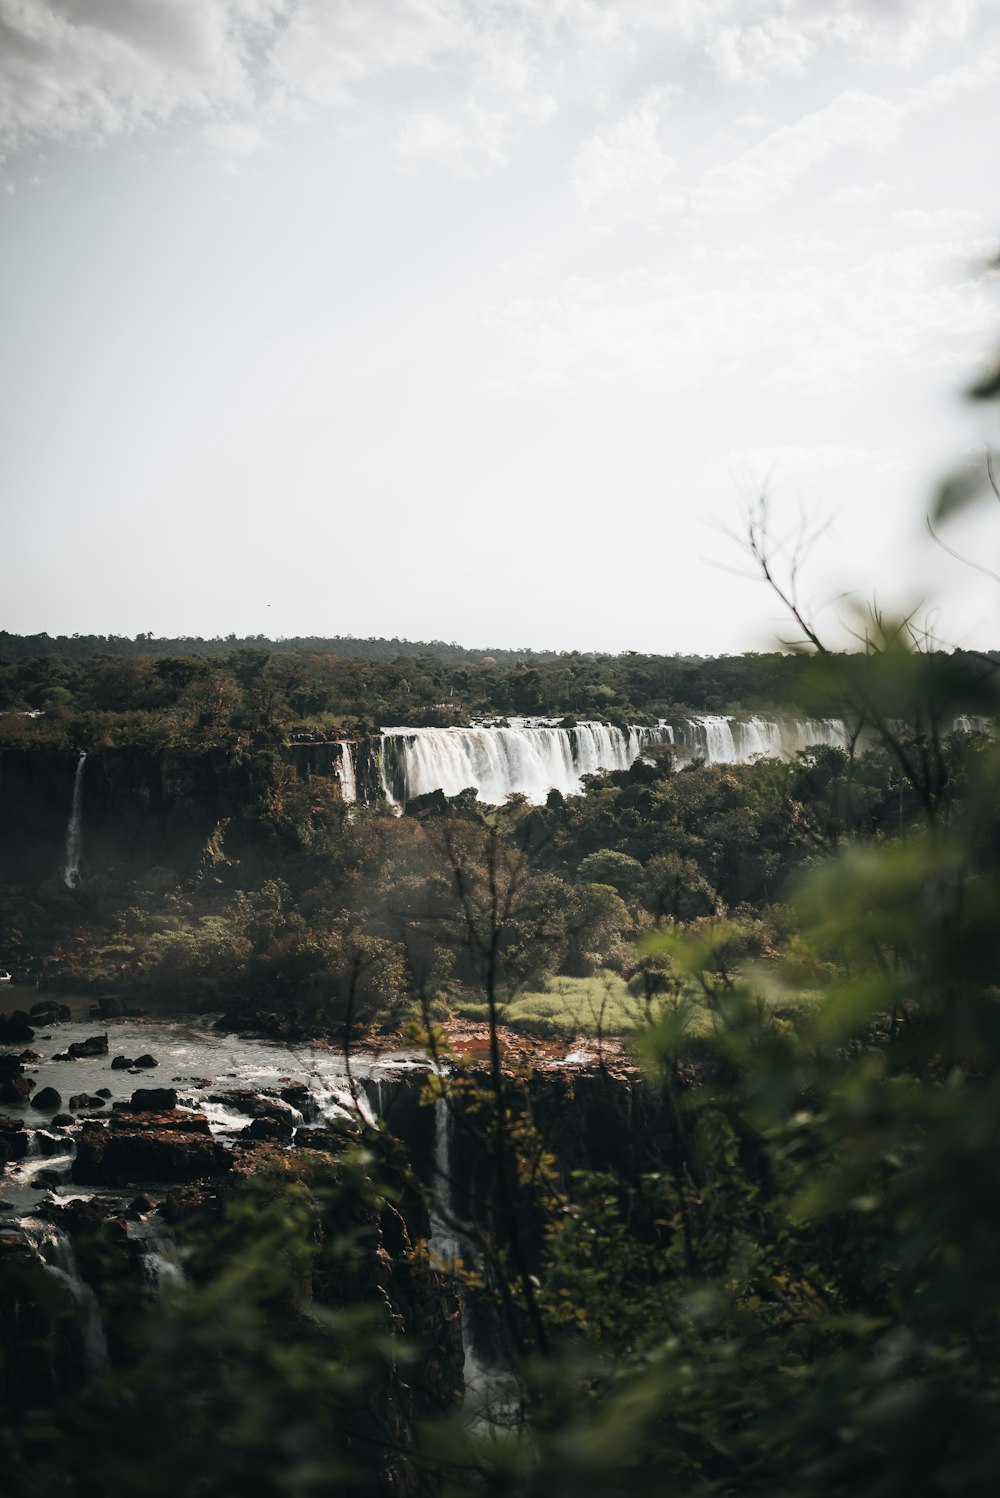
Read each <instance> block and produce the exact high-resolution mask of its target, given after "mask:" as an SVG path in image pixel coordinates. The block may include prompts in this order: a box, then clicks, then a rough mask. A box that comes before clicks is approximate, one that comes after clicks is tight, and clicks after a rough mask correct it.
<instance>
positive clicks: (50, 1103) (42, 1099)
mask: <svg viewBox="0 0 1000 1498" xmlns="http://www.w3.org/2000/svg"><path fill="white" fill-rule="evenodd" d="M31 1106H32V1107H33V1108H37V1109H38V1111H39V1113H56V1112H58V1110H59V1109H60V1108H61V1107H62V1098H61V1097H60V1096H59V1094H58V1092H56V1090H55V1088H54V1087H43V1088H42V1090H41V1092H36V1093H35V1096H34V1097H33V1098H32V1099H31Z"/></svg>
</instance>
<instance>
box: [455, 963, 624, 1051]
mask: <svg viewBox="0 0 1000 1498" xmlns="http://www.w3.org/2000/svg"><path fill="white" fill-rule="evenodd" d="M460 1012H461V1013H462V1014H463V1015H464V1016H465V1017H466V1018H468V1019H475V1020H485V1019H486V1018H487V1017H488V1016H487V1010H486V1005H485V1004H475V1003H465V1004H462V1006H461V1011H460ZM643 1018H644V1014H643V1005H642V1002H641V1001H640V1000H639V999H636V998H634V997H633V996H632V995H631V994H630V993H629V992H628V990H627V988H626V986H625V980H624V979H623V978H621V977H620V976H619V975H618V973H612V972H600V973H594V974H593V975H592V976H591V977H589V978H550V979H549V980H548V982H547V983H546V985H545V987H544V989H541V990H539V991H538V992H535V993H518V994H515V995H514V997H513V998H511V999H508V1000H507V1001H506V1002H505V1003H504V1005H503V1007H502V1010H501V1020H502V1022H503V1023H504V1024H505V1025H509V1026H510V1027H511V1029H512V1030H520V1031H523V1032H524V1033H525V1034H526V1035H541V1036H545V1037H552V1038H567V1039H571V1038H572V1037H573V1036H574V1035H597V1034H598V1032H602V1033H603V1034H605V1035H622V1034H627V1033H628V1032H629V1031H631V1030H634V1029H636V1027H637V1026H638V1025H640V1024H641V1023H642V1022H643Z"/></svg>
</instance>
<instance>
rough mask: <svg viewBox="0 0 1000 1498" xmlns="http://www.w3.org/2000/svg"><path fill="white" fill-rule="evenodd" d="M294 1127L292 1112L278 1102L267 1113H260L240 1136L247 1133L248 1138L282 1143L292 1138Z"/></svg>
mask: <svg viewBox="0 0 1000 1498" xmlns="http://www.w3.org/2000/svg"><path fill="white" fill-rule="evenodd" d="M294 1127H295V1125H294V1123H293V1121H292V1115H291V1113H290V1112H289V1111H288V1110H287V1108H280V1107H279V1106H278V1104H277V1103H276V1104H275V1105H274V1107H273V1108H270V1109H268V1111H267V1112H266V1113H263V1112H262V1113H258V1115H257V1117H256V1118H255V1119H254V1120H253V1122H252V1123H251V1125H250V1127H249V1129H244V1131H243V1134H242V1135H241V1136H240V1137H241V1138H242V1137H244V1135H245V1136H246V1137H247V1138H248V1139H271V1140H274V1141H275V1142H276V1143H281V1142H283V1141H285V1140H290V1139H291V1137H292V1131H293V1129H294Z"/></svg>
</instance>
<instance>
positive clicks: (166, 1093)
mask: <svg viewBox="0 0 1000 1498" xmlns="http://www.w3.org/2000/svg"><path fill="white" fill-rule="evenodd" d="M129 1107H130V1108H131V1110H132V1112H133V1113H169V1112H170V1110H171V1108H176V1107H177V1093H176V1092H175V1091H174V1089H173V1088H172V1087H137V1088H136V1089H135V1091H134V1092H133V1094H132V1096H131V1098H130V1099H129Z"/></svg>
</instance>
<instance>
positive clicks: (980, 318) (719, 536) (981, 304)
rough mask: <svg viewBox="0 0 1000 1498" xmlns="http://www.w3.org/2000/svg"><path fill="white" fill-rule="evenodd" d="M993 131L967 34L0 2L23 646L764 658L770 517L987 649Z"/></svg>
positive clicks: (631, 9)
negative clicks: (148, 634)
mask: <svg viewBox="0 0 1000 1498" xmlns="http://www.w3.org/2000/svg"><path fill="white" fill-rule="evenodd" d="M998 99H1000V7H998V5H997V4H996V3H976V0H906V3H902V0H901V3H898V4H897V3H887V0H877V3H876V0H870V3H865V0H839V3H837V0H783V3H781V0H760V3H743V4H737V3H735V0H677V3H653V0H521V3H517V4H509V3H495V0H478V3H474V0H85V3H82V4H72V3H69V0H32V3H30V4H26V3H23V0H0V131H2V139H3V142H4V151H5V155H4V157H3V160H2V165H0V214H2V234H0V255H2V268H3V273H2V281H0V303H2V308H3V313H2V319H3V339H2V351H0V358H2V361H3V380H4V390H3V400H2V405H0V442H2V453H3V466H4V473H5V484H4V494H5V500H6V504H5V513H4V521H3V541H2V554H3V574H4V577H3V583H4V586H3V599H4V608H3V610H2V617H0V626H2V627H4V628H6V629H9V630H14V631H19V632H25V633H27V632H35V631H41V630H47V631H49V632H50V633H53V634H54V633H58V632H62V633H72V632H74V631H78V632H80V633H88V632H115V633H120V634H135V633H137V632H139V631H152V632H153V633H154V634H165V635H177V634H201V635H216V634H223V635H225V634H229V633H231V632H235V633H236V634H238V635H243V634H247V633H258V632H260V633H263V634H267V635H270V636H292V635H322V636H329V635H334V634H355V635H363V636H366V635H389V636H392V635H399V636H404V637H407V638H409V639H433V638H437V639H445V640H458V641H460V642H461V643H463V644H468V645H483V646H488V645H497V646H514V647H517V646H534V647H538V648H542V647H546V648H555V649H581V650H611V651H618V650H623V649H636V650H655V651H667V652H671V651H696V652H700V653H709V652H719V651H736V650H742V649H748V648H761V647H766V646H768V645H769V644H770V643H771V642H772V641H773V640H774V638H775V637H776V635H777V636H778V637H782V636H787V634H788V628H787V624H786V623H785V621H783V620H782V619H781V618H780V615H779V612H778V610H777V609H776V608H775V605H774V601H773V599H772V598H771V597H770V596H769V594H768V593H767V591H766V590H765V589H764V588H763V587H762V585H761V584H760V583H759V582H757V581H755V580H753V579H752V578H750V577H749V576H746V575H744V574H746V573H747V572H748V570H749V569H748V567H747V563H746V559H745V556H744V555H743V554H742V553H741V550H740V548H739V546H738V545H737V544H736V542H735V541H734V540H733V539H732V538H731V537H730V536H729V535H727V532H730V531H733V530H735V531H739V529H740V527H741V525H742V519H741V517H742V515H743V514H744V512H745V508H746V504H747V501H748V499H749V498H751V497H752V496H753V495H755V494H757V493H759V492H760V490H761V488H762V486H766V487H767V488H768V490H769V492H770V493H771V494H772V496H773V504H774V506H775V508H776V509H777V511H778V512H779V514H780V515H781V516H783V517H785V518H786V519H787V520H789V521H790V519H791V517H792V516H793V515H794V514H795V513H797V511H798V510H800V509H801V511H802V512H803V513H804V514H805V515H806V516H807V517H809V518H810V519H811V520H818V519H820V518H821V517H826V516H830V517H832V519H833V524H832V526H831V528H830V530H829V532H828V533H827V534H826V535H825V537H824V538H823V540H822V542H821V543H820V544H819V545H818V547H817V549H816V550H815V552H814V554H813V558H812V569H811V571H809V572H807V574H806V581H805V584H804V589H805V594H806V597H807V599H808V601H809V602H810V604H811V605H812V606H813V607H814V608H815V609H816V610H817V611H819V617H820V618H821V619H822V620H824V621H826V622H827V626H828V627H829V628H830V629H831V630H832V631H835V629H836V625H835V615H836V610H837V608H838V607H840V608H841V610H843V608H844V604H843V603H841V604H839V605H837V604H835V603H834V602H833V600H835V599H837V598H838V597H840V595H843V594H845V593H853V595H854V596H855V597H856V598H857V599H858V600H859V601H861V602H863V601H864V600H865V599H866V598H870V597H872V596H877V598H878V600H879V601H880V602H881V603H883V604H885V605H887V606H890V607H892V606H895V605H907V606H909V605H910V604H912V603H915V602H917V601H919V600H921V599H923V600H926V601H927V604H928V606H929V607H930V608H931V609H932V610H933V611H935V617H936V619H937V623H938V628H939V630H940V635H941V638H942V640H943V641H944V642H946V643H948V644H959V643H961V644H966V645H968V644H976V645H989V646H998V645H1000V628H998V626H997V616H996V609H997V602H998V599H997V588H996V584H995V583H993V582H991V581H990V580H988V579H986V578H985V577H982V576H981V575H980V574H978V573H975V572H972V571H970V570H969V569H968V568H967V567H965V566H963V565H962V564H960V563H959V562H957V561H955V560H953V559H952V558H951V557H950V556H948V555H946V554H945V553H943V552H942V551H940V550H939V549H937V548H935V546H934V545H933V543H932V542H931V541H930V540H929V539H928V537H927V536H926V532H925V528H924V515H925V512H926V510H927V508H928V505H929V503H930V499H931V496H932V494H933V491H934V486H935V484H936V483H937V482H938V480H939V479H940V478H941V477H942V475H943V474H944V473H945V472H946V471H947V470H948V469H949V468H952V467H953V466H954V464H955V463H956V462H957V461H959V460H960V459H961V458H962V455H963V453H969V452H971V451H973V450H974V449H975V448H976V446H977V444H982V442H983V441H984V440H985V439H986V438H987V437H988V435H989V433H988V429H987V427H986V424H985V419H984V417H983V416H982V415H981V414H980V413H977V411H976V410H975V409H974V408H972V407H970V406H969V404H968V403H967V402H966V401H965V400H964V399H963V397H962V391H963V388H964V387H965V386H967V385H968V383H969V382H970V380H971V379H972V378H973V377H974V376H975V375H976V373H977V372H978V371H979V370H980V369H981V367H982V366H983V364H984V361H985V360H986V358H987V356H988V355H989V353H990V351H991V350H992V349H993V348H994V347H995V346H996V344H997V343H998V342H1000V301H998V298H997V295H996V276H997V272H996V271H995V270H994V271H992V272H991V271H989V270H988V269H987V266H988V262H989V261H990V259H991V257H995V256H996V253H997V249H998V240H997V235H998V233H1000V201H998V197H997V193H996V175H997V170H996V142H997V140H998V138H1000V130H998V127H1000V107H998ZM994 510H995V507H994ZM948 539H949V542H950V544H952V545H953V546H955V547H956V548H957V549H958V550H959V551H961V552H965V553H970V554H971V555H972V556H973V557H974V558H976V559H977V560H979V561H984V560H985V561H987V562H990V563H992V561H993V558H994V557H996V556H998V555H1000V525H998V524H997V522H996V521H995V519H994V515H993V514H990V513H988V512H984V513H983V516H982V517H981V518H973V519H971V520H969V521H968V522H963V523H962V525H960V526H957V527H956V528H955V529H954V531H953V532H948Z"/></svg>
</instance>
